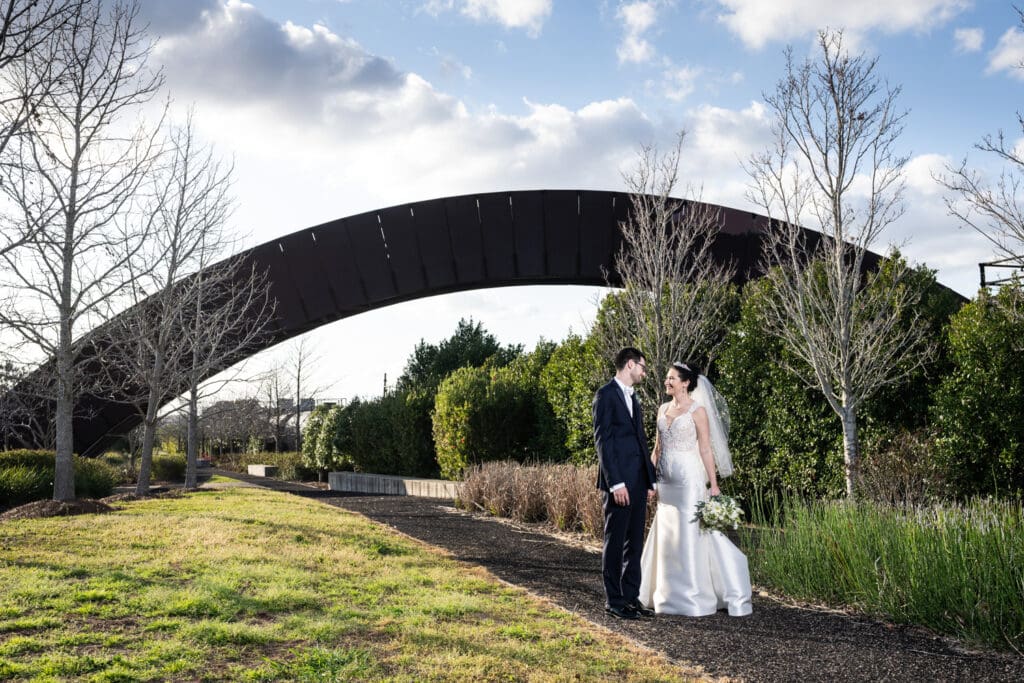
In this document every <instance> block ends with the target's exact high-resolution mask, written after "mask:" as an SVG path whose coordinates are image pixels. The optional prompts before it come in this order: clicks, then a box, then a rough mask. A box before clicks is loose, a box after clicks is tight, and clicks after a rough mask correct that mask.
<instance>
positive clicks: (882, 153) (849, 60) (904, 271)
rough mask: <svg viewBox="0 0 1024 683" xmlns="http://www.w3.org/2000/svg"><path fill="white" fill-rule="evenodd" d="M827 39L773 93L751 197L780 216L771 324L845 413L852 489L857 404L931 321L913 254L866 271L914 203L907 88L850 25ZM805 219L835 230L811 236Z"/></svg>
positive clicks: (769, 240) (770, 244)
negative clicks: (923, 312) (847, 34)
mask: <svg viewBox="0 0 1024 683" xmlns="http://www.w3.org/2000/svg"><path fill="white" fill-rule="evenodd" d="M818 47H819V48H820V52H821V54H820V59H819V60H817V61H812V60H805V61H804V62H803V63H799V64H798V63H795V62H794V60H793V54H792V49H789V50H787V53H786V74H785V76H784V77H783V78H782V79H781V80H780V81H779V83H778V85H777V86H776V89H775V92H774V93H772V94H770V95H766V100H767V103H768V106H769V108H770V110H771V111H772V114H773V115H774V119H775V121H774V124H773V133H774V143H773V146H772V147H771V148H770V149H768V150H766V151H765V152H763V153H761V154H759V155H755V156H754V157H753V158H752V159H751V161H750V164H749V166H748V167H747V170H748V172H749V174H750V177H751V179H752V185H751V191H750V193H749V197H750V198H751V199H752V200H753V201H754V202H755V203H757V204H758V205H760V206H761V207H763V208H764V209H765V211H766V213H767V214H768V215H769V216H770V217H771V218H772V219H773V220H772V221H771V226H770V229H769V231H768V233H767V235H766V237H765V241H764V250H763V260H764V267H765V269H766V271H767V275H766V277H767V278H768V279H769V281H770V283H771V285H772V287H773V290H774V297H773V298H772V299H771V300H770V301H769V303H768V305H767V306H766V309H765V316H766V325H767V327H768V331H769V332H770V333H772V334H775V335H777V336H778V337H779V338H780V339H781V340H782V341H783V343H784V344H785V345H786V347H787V348H788V349H789V350H790V351H791V352H792V353H793V355H794V356H795V357H796V358H797V359H799V362H798V363H794V364H792V365H791V367H790V368H789V369H790V370H791V371H792V372H794V373H795V374H796V375H797V376H799V377H800V378H801V379H802V380H803V381H804V382H805V383H806V384H807V385H808V386H810V387H812V388H815V389H817V390H820V391H821V392H822V393H823V394H824V396H825V399H826V400H827V401H828V403H829V405H830V406H831V407H832V409H833V410H834V411H835V412H836V414H837V415H838V416H839V418H840V421H841V423H842V429H843V453H844V459H845V465H846V491H847V495H848V496H850V497H852V496H853V495H854V480H855V477H856V467H857V458H858V441H857V408H858V407H859V406H860V404H861V403H862V402H863V401H864V400H865V399H866V398H868V397H869V396H870V395H871V394H872V393H874V392H875V391H876V390H878V389H879V388H881V387H883V386H885V385H888V384H895V383H898V382H900V381H902V380H904V379H905V378H906V377H907V376H908V375H909V374H911V373H912V372H913V371H914V370H915V369H917V368H918V367H920V365H921V363H923V362H924V360H925V358H926V357H927V346H926V340H925V339H924V338H923V335H924V334H925V332H926V330H927V327H926V326H924V325H914V324H906V320H907V316H910V317H911V318H916V313H915V312H914V308H915V306H916V303H917V301H918V297H919V293H918V292H916V291H914V289H913V287H912V286H910V284H909V282H908V278H907V276H908V275H909V274H910V272H911V271H910V269H909V268H908V267H907V266H906V264H905V263H904V262H903V261H902V260H898V261H894V262H893V264H892V265H893V267H892V271H891V273H890V274H889V277H887V278H886V279H885V280H884V281H883V280H882V279H881V278H877V277H867V278H866V277H865V276H864V274H863V273H864V259H865V256H866V255H867V253H868V250H869V248H870V247H871V245H872V244H873V243H874V242H875V241H876V240H877V238H878V237H879V235H880V234H881V232H882V231H883V230H884V229H885V228H886V227H887V226H888V225H889V224H890V223H892V222H893V221H894V220H896V218H898V217H899V216H900V215H901V214H902V212H903V205H902V194H903V167H904V165H905V164H906V161H907V157H906V156H902V155H900V154H899V153H898V152H897V151H896V142H897V139H898V138H899V136H900V134H901V133H902V131H903V121H904V118H905V116H906V114H905V112H903V111H901V110H899V109H897V107H896V99H897V97H898V95H899V93H900V89H899V88H889V87H888V86H887V85H886V84H884V83H883V82H881V81H880V79H879V77H878V76H877V75H876V73H875V68H876V62H877V60H869V59H866V58H865V57H864V56H863V55H858V56H850V55H849V53H848V52H847V51H846V50H845V49H844V48H843V42H842V33H841V32H834V31H822V32H821V33H819V36H818ZM855 184H856V185H857V186H856V187H855ZM802 225H813V226H815V227H818V228H819V229H820V230H821V232H822V233H823V236H822V237H821V239H811V240H808V239H806V233H805V232H804V231H803V230H802V228H801V227H800V226H802Z"/></svg>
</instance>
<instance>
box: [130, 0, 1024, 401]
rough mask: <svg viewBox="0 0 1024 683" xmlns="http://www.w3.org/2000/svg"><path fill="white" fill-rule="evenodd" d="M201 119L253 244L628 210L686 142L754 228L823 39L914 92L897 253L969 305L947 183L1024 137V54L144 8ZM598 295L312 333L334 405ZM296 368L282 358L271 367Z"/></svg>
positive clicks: (578, 320) (162, 0) (524, 10)
mask: <svg viewBox="0 0 1024 683" xmlns="http://www.w3.org/2000/svg"><path fill="white" fill-rule="evenodd" d="M143 13H144V16H145V17H146V18H147V19H148V20H149V21H150V22H151V27H152V29H153V31H154V33H157V34H159V35H160V36H161V40H160V42H159V44H158V46H157V50H156V52H155V55H154V57H155V60H156V62H157V63H159V64H161V65H162V66H163V68H164V69H165V73H166V76H167V83H168V86H169V89H170V91H171V93H172V96H173V97H174V102H175V104H174V109H175V110H176V111H177V112H178V113H179V114H180V112H181V111H183V110H184V108H185V107H187V106H189V105H194V106H195V107H196V111H197V121H198V128H199V132H200V134H201V135H202V136H203V137H204V138H205V140H206V141H208V142H210V143H212V144H213V145H214V146H215V148H216V149H217V150H218V151H219V152H220V153H221V154H223V155H224V156H229V157H232V158H234V160H235V164H236V166H235V191H236V197H237V201H238V207H237V211H236V213H235V215H234V219H233V220H234V223H235V225H236V227H237V229H238V230H239V231H241V232H243V233H245V234H246V235H248V238H247V239H248V243H250V244H255V243H259V242H263V241H266V240H268V239H271V238H273V237H275V236H278V235H282V234H286V233H289V232H293V231H295V230H299V229H302V228H305V227H308V226H311V225H315V224H318V223H322V222H324V221H328V220H332V219H334V218H339V217H342V216H347V215H350V214H354V213H359V212H362V211H367V210H370V209H374V208H379V207H384V206H390V205H393V204H400V203H404V202H409V201H414V200H418V199H425V198H430V197H438V196H446V195H453V194H462V193H467V192H487V191H497V190H508V189H529V188H556V187H562V188H593V189H621V188H622V180H621V174H622V172H623V171H627V170H628V169H629V167H630V164H631V163H632V162H633V159H634V155H635V152H636V150H637V147H638V146H639V145H640V144H642V143H655V144H662V145H667V144H669V142H670V141H671V139H672V137H673V136H674V134H675V132H676V131H678V130H679V129H685V130H687V131H688V139H687V144H686V146H685V147H684V157H683V162H682V165H681V167H682V173H683V176H684V178H686V180H687V183H688V184H691V185H692V186H693V188H694V189H693V190H692V191H687V189H686V188H681V192H680V194H690V195H693V194H695V193H696V192H697V190H698V189H699V191H700V192H701V194H702V196H703V198H704V199H705V200H707V201H712V202H717V203H721V204H725V205H728V206H736V207H750V204H749V203H748V202H747V200H746V199H745V197H744V191H745V188H746V184H747V182H748V180H747V177H746V176H745V174H744V172H743V170H742V165H741V164H742V162H743V161H745V160H746V159H748V158H749V157H750V155H751V154H752V153H754V152H757V151H759V150H761V149H762V148H763V147H764V146H765V145H766V144H767V143H768V123H769V121H768V118H767V113H766V111H765V109H764V107H763V105H762V93H764V92H766V91H769V90H771V89H772V88H773V87H774V84H775V82H776V80H777V79H778V78H779V77H780V76H781V74H782V69H783V50H784V48H785V47H786V46H787V45H791V46H792V48H793V51H794V53H795V54H796V55H797V56H798V57H802V56H804V55H809V54H811V53H812V49H813V39H814V35H815V32H816V30H817V29H819V28H823V27H826V26H827V27H833V28H843V29H844V31H845V36H846V41H847V43H848V44H849V45H850V46H851V47H852V48H853V49H854V50H856V51H865V52H866V53H868V54H869V55H872V56H877V57H878V59H879V64H878V72H879V73H880V74H881V75H882V76H883V77H885V78H886V79H888V80H889V82H890V83H891V84H892V85H899V86H901V87H902V88H903V94H902V97H901V99H900V104H901V105H902V106H903V107H904V108H906V109H908V110H909V112H910V113H909V117H908V119H907V125H906V130H905V133H904V135H903V137H902V138H901V144H902V145H903V147H904V149H903V151H904V152H905V153H907V154H909V155H910V156H911V161H910V163H909V164H908V166H907V196H906V202H907V206H906V214H905V215H904V216H903V217H902V218H901V219H900V220H899V222H898V223H896V224H894V225H893V226H892V227H891V229H890V231H889V232H888V234H886V235H885V238H884V239H885V243H879V244H877V245H875V246H876V250H878V251H885V249H886V248H887V246H888V243H890V242H891V243H898V244H900V245H901V246H902V249H903V251H904V253H905V254H907V255H908V256H909V257H910V258H911V259H912V260H913V261H915V262H919V263H926V264H928V265H929V266H931V267H933V268H936V269H938V271H939V279H940V280H941V281H942V282H944V283H945V284H947V285H949V286H950V287H952V288H954V289H956V290H957V291H960V292H961V293H963V294H965V295H968V296H970V295H972V294H973V292H974V291H975V289H976V287H977V277H978V275H977V273H978V268H977V264H978V262H979V261H984V260H989V259H990V258H992V250H991V249H990V248H989V247H988V245H987V243H986V242H985V241H984V240H983V239H982V238H980V237H979V236H977V235H975V234H973V233H971V232H969V231H967V230H966V229H963V228H960V227H959V226H958V225H957V224H956V222H955V221H954V220H953V219H951V218H950V217H949V216H948V215H947V214H946V210H945V207H944V205H943V193H942V191H941V189H940V188H939V187H938V185H937V184H936V183H935V182H934V180H933V178H932V174H933V173H935V172H941V170H942V168H943V164H947V163H955V162H957V161H959V160H960V159H961V158H962V157H963V156H964V155H967V154H969V155H970V159H971V161H972V163H974V164H975V165H977V166H979V167H981V168H982V169H983V170H985V171H986V172H989V173H994V172H997V171H998V168H997V167H990V166H987V164H989V163H990V160H988V159H985V158H984V157H982V156H980V155H978V154H977V153H972V145H973V144H974V143H975V142H977V141H978V140H979V139H980V138H981V137H982V136H984V135H985V134H988V133H995V132H997V131H998V130H1000V129H1002V130H1005V131H1006V132H1007V133H1008V134H1010V136H1011V138H1012V139H1016V136H1019V134H1020V128H1019V126H1018V124H1017V120H1016V111H1017V109H1018V108H1021V105H1020V102H1021V99H1022V97H1021V95H1022V94H1024V70H1022V69H1020V68H1018V66H1017V65H1019V64H1020V63H1021V62H1022V60H1024V32H1022V31H1021V27H1020V22H1019V17H1018V15H1017V13H1016V12H1015V11H1014V9H1013V6H1012V5H1011V4H1010V3H1009V2H1006V3H1004V2H997V1H995V0H976V1H974V2H972V1H970V0H901V1H899V2H893V1H892V0H860V1H859V2H849V1H848V0H648V1H641V2H618V1H612V0H604V1H600V0H599V1H595V2H585V1H583V0H573V1H566V0H385V1H381V0H372V1H371V0H252V1H251V2H247V3H243V2H239V1H238V0H176V1H175V2H169V1H168V0H144V2H143ZM599 293H600V290H597V289H592V288H582V287H549V288H536V287H530V288H517V289H506V290H492V291H481V292H470V293H464V294H458V295H451V296H448V297H441V298H437V299H431V300H420V301H418V302H412V303H407V304H401V305H398V306H393V307H390V308H387V309H383V310H380V311H376V312H371V313H368V314H364V315H362V316H358V317H356V318H351V319H348V320H345V321H341V322H338V323H335V324H333V325H330V326H328V327H326V328H322V329H321V330H319V331H317V332H315V333H311V336H312V337H313V339H312V341H314V342H315V343H316V344H317V345H319V346H320V348H321V350H322V356H323V357H324V361H325V362H324V365H323V366H322V368H323V375H324V384H331V387H330V388H329V389H327V390H326V392H325V395H329V396H332V397H338V398H344V397H350V396H353V395H364V396H365V395H373V394H376V393H379V391H380V387H381V385H382V379H383V375H384V373H387V374H388V376H389V377H391V378H394V377H395V376H397V374H398V373H399V372H400V371H401V368H402V366H403V364H404V361H405V359H406V358H407V357H408V355H409V353H411V351H412V348H413V346H414V345H415V343H416V342H417V341H419V340H420V339H421V338H424V339H426V340H428V341H431V342H437V341H439V340H440V339H442V338H444V337H446V336H448V335H449V334H450V333H451V332H452V331H453V330H454V328H455V323H456V322H457V320H458V319H459V318H460V317H462V316H466V317H469V316H472V317H474V318H475V319H477V320H479V321H481V322H482V323H483V324H484V326H485V327H486V328H487V329H488V330H490V331H491V332H493V333H494V334H495V335H496V336H497V337H498V338H499V339H500V340H501V341H502V342H503V343H522V344H524V345H526V346H527V347H528V348H532V346H533V345H534V344H535V343H536V341H537V339H538V338H539V337H542V336H543V337H546V338H548V339H556V340H559V339H562V338H563V337H564V336H565V334H566V333H567V332H568V331H569V330H570V328H571V329H573V330H575V331H578V332H580V331H584V329H585V327H586V325H587V324H588V323H589V322H590V320H591V319H592V317H593V313H594V310H595V300H596V296H597V295H598V294H599ZM279 357H280V352H278V355H277V356H275V355H274V354H273V352H272V353H271V354H270V356H268V357H267V358H264V359H261V360H260V361H259V362H262V363H273V362H276V360H275V359H277V358H279Z"/></svg>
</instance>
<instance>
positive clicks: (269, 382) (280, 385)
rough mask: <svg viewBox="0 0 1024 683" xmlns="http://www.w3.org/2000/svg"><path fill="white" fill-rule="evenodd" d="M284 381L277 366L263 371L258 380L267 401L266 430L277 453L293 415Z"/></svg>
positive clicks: (291, 404)
mask: <svg viewBox="0 0 1024 683" xmlns="http://www.w3.org/2000/svg"><path fill="white" fill-rule="evenodd" d="M286 383H287V379H286V378H285V377H284V371H283V369H282V368H281V367H279V366H275V367H273V368H271V369H270V370H268V371H267V372H265V373H263V376H262V378H261V380H260V384H261V392H262V393H263V396H264V399H265V400H266V402H267V421H268V423H269V424H268V431H269V433H270V438H271V439H273V441H274V450H275V451H276V452H278V453H279V452H281V449H282V447H283V445H284V444H285V443H286V441H287V437H286V434H285V430H287V429H288V428H289V427H288V423H289V422H291V419H292V417H294V415H295V412H294V411H295V402H294V401H293V400H292V399H291V398H288V396H287V391H288V389H287V386H286Z"/></svg>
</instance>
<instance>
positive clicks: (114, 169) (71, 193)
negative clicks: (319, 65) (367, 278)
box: [0, 2, 163, 500]
mask: <svg viewBox="0 0 1024 683" xmlns="http://www.w3.org/2000/svg"><path fill="white" fill-rule="evenodd" d="M137 14H138V7H137V5H135V4H132V5H129V6H122V5H116V6H108V5H107V4H106V3H103V4H102V5H101V3H99V2H83V3H82V4H81V5H80V6H79V11H78V12H76V13H75V14H74V16H72V17H71V18H70V19H69V21H68V23H67V24H66V25H65V26H64V27H63V29H62V30H60V31H58V32H55V33H53V34H52V35H51V36H50V37H49V39H48V40H47V41H46V43H44V45H43V46H41V47H40V48H39V49H37V50H35V51H33V52H32V53H31V55H30V57H31V64H32V65H34V66H33V68H40V69H44V68H50V67H48V66H46V65H45V64H44V62H47V61H50V62H52V63H54V64H58V65H59V67H58V69H59V71H60V73H61V76H62V85H61V87H60V88H58V89H53V90H51V91H49V92H47V93H46V95H45V97H43V99H42V102H41V104H40V105H39V106H38V107H37V108H36V109H35V111H34V116H32V117H31V118H30V119H29V120H28V121H27V122H26V123H25V124H24V126H23V128H22V133H23V134H21V135H18V136H16V137H15V138H13V139H12V140H11V143H10V145H9V148H8V151H9V152H11V153H12V155H13V159H14V160H13V161H12V162H11V163H10V164H5V165H4V167H3V178H2V180H3V183H2V185H3V187H2V190H3V192H5V193H6V195H7V197H8V198H9V200H10V202H9V203H10V204H11V205H13V207H14V209H15V210H16V211H17V216H16V218H17V220H21V221H23V222H25V223H26V224H30V225H36V226H38V231H37V232H36V233H35V234H34V235H33V238H32V240H31V241H30V242H28V243H26V244H25V245H24V246H23V247H22V248H20V249H17V250H14V251H9V252H7V253H6V254H3V255H2V256H0V260H2V261H3V264H4V268H3V269H2V275H0V279H2V280H3V282H2V283H0V284H2V285H4V286H6V287H9V288H11V290H13V291H16V292H18V298H17V301H16V303H15V304H14V305H12V306H6V307H4V309H3V310H2V311H0V324H3V325H4V326H6V327H8V328H10V329H11V330H13V331H14V332H15V333H17V334H18V335H19V336H20V338H21V342H22V343H23V345H24V346H26V347H31V348H34V349H35V350H36V351H37V353H38V352H41V353H40V354H39V355H41V356H44V357H50V358H52V359H53V362H54V365H55V376H56V387H55V389H56V391H55V395H54V397H53V398H54V402H55V416H54V419H55V423H56V450H57V458H56V474H55V480H54V498H55V499H57V500H67V499H71V498H74V496H75V491H74V476H73V471H72V461H71V455H72V450H73V435H72V414H73V409H74V405H75V398H76V396H77V393H78V389H77V387H76V378H75V363H76V354H75V348H74V343H75V334H76V330H77V329H78V328H79V327H80V326H81V325H82V324H84V323H95V322H97V321H98V319H99V318H101V317H102V314H103V311H104V310H105V308H106V306H107V304H108V303H109V302H110V301H111V300H112V299H114V298H116V297H118V296H120V295H121V294H122V293H123V292H124V290H125V288H126V287H127V286H128V285H129V284H130V281H131V278H132V277H133V276H134V275H136V273H133V272H131V271H130V270H129V269H127V268H126V264H127V263H128V261H129V259H131V258H132V256H133V255H134V254H135V253H136V252H137V251H138V250H139V249H140V248H141V246H142V244H143V243H144V235H142V234H140V233H139V232H138V230H137V228H138V225H137V224H135V223H133V222H131V221H127V220H125V217H126V216H129V215H131V213H132V210H133V208H134V207H133V204H134V202H135V201H136V200H137V198H138V195H139V192H140V188H141V186H142V184H143V182H144V180H145V179H146V178H147V174H148V173H149V172H150V170H151V168H152V167H153V164H154V163H155V160H156V159H157V157H158V151H159V150H158V141H157V131H158V127H157V126H152V127H147V126H145V124H142V123H134V122H130V121H127V120H126V119H127V117H128V115H130V114H135V113H137V112H138V111H139V110H140V108H141V106H142V105H144V104H145V103H147V102H148V101H150V100H151V99H152V98H153V97H154V96H155V94H156V93H157V91H158V90H159V89H160V87H161V86H162V83H163V79H162V76H161V75H160V74H159V73H154V72H151V71H149V70H148V69H147V66H146V62H147V58H148V56H149V54H150V51H151V49H152V44H151V43H150V41H149V40H148V39H147V37H146V34H145V31H144V29H143V28H142V27H140V26H139V25H138V23H137Z"/></svg>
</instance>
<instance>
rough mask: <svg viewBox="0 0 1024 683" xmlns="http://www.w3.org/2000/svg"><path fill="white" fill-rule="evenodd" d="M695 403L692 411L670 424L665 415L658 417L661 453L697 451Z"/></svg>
mask: <svg viewBox="0 0 1024 683" xmlns="http://www.w3.org/2000/svg"><path fill="white" fill-rule="evenodd" d="M695 410H697V404H696V403H694V404H693V405H691V406H690V409H689V410H687V411H686V412H685V413H683V414H681V415H677V416H676V417H675V419H673V420H672V422H671V424H670V423H669V419H668V417H666V416H665V414H664V413H662V414H661V415H659V416H658V435H659V436H660V438H661V452H662V453H664V452H665V451H695V450H697V425H696V424H695V423H694V421H693V411H695Z"/></svg>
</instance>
